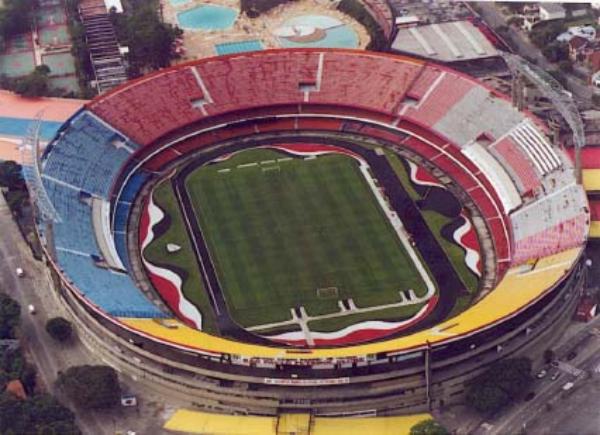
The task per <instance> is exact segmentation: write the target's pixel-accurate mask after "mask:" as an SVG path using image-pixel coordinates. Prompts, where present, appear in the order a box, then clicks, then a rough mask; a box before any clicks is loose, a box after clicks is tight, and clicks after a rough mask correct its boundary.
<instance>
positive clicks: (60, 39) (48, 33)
mask: <svg viewBox="0 0 600 435" xmlns="http://www.w3.org/2000/svg"><path fill="white" fill-rule="evenodd" d="M38 33H39V42H40V45H42V46H48V45H66V44H69V43H70V42H71V39H70V37H69V32H68V31H67V26H65V25H60V26H53V27H44V28H41V29H39V32H38Z"/></svg>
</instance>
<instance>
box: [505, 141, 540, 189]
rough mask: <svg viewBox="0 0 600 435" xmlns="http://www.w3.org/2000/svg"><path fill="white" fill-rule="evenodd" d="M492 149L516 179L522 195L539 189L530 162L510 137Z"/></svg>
mask: <svg viewBox="0 0 600 435" xmlns="http://www.w3.org/2000/svg"><path fill="white" fill-rule="evenodd" d="M493 148H494V149H495V150H496V151H497V152H498V154H499V155H500V156H501V157H502V158H503V159H504V161H505V162H506V163H507V164H508V166H509V167H510V168H511V172H512V174H514V176H516V177H518V181H519V182H520V183H521V185H522V186H523V193H526V192H535V191H537V190H538V189H539V188H540V186H541V183H540V179H539V177H538V175H537V173H536V172H535V169H534V168H533V165H532V164H531V161H530V160H529V159H528V158H527V157H525V155H524V154H523V152H521V150H520V148H519V146H518V145H517V144H515V143H514V142H513V140H512V139H511V138H510V137H506V138H504V139H502V140H500V141H499V142H497V143H496V144H494V145H493Z"/></svg>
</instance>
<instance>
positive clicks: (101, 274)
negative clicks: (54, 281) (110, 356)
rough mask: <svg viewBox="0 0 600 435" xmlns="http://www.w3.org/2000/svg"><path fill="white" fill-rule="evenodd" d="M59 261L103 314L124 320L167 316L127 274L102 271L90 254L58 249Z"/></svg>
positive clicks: (74, 282) (76, 284)
mask: <svg viewBox="0 0 600 435" xmlns="http://www.w3.org/2000/svg"><path fill="white" fill-rule="evenodd" d="M57 258H58V263H59V264H60V266H61V268H62V269H63V270H64V271H65V273H66V275H67V276H68V277H69V279H70V280H71V281H72V283H73V284H74V285H75V286H76V287H77V288H78V289H79V291H80V292H81V293H83V294H84V295H85V296H86V297H87V298H88V299H89V300H90V301H92V302H93V303H94V304H95V305H97V306H98V307H100V308H101V309H102V310H103V311H105V312H107V313H109V314H111V315H113V316H122V317H152V318H154V317H165V316H164V314H163V313H162V312H161V311H160V310H159V309H158V308H157V307H156V306H155V305H153V304H152V302H150V301H149V300H148V299H147V298H146V297H145V296H144V295H143V294H142V292H141V291H140V290H139V289H138V288H137V287H135V285H134V283H133V281H131V278H129V276H128V275H127V274H123V273H117V272H113V271H110V270H106V269H101V268H99V267H97V266H96V265H95V263H94V260H93V259H92V257H90V256H89V255H78V254H75V253H72V252H67V251H61V250H58V251H57Z"/></svg>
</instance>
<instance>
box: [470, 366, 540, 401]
mask: <svg viewBox="0 0 600 435" xmlns="http://www.w3.org/2000/svg"><path fill="white" fill-rule="evenodd" d="M531 381H532V377H531V361H530V360H529V359H528V358H514V359H506V360H503V361H500V362H498V363H496V364H494V365H493V366H492V367H491V368H490V369H488V370H487V371H486V372H484V373H483V374H481V375H480V376H478V377H477V378H475V379H474V380H473V381H472V382H471V383H470V384H469V386H468V388H467V394H466V400H467V403H468V404H469V405H470V406H471V407H473V408H474V409H476V410H477V411H479V412H481V413H488V412H495V411H497V410H499V409H501V408H503V407H504V406H506V405H508V404H509V403H511V402H514V401H515V400H516V399H518V398H519V397H520V396H522V395H523V394H524V393H525V392H526V391H527V389H528V387H529V385H530V384H531Z"/></svg>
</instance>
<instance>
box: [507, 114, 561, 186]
mask: <svg viewBox="0 0 600 435" xmlns="http://www.w3.org/2000/svg"><path fill="white" fill-rule="evenodd" d="M510 136H511V138H512V139H513V140H514V141H515V142H516V143H518V144H519V146H520V147H521V148H522V149H523V151H524V152H525V154H527V157H529V159H530V160H531V161H532V162H533V164H534V166H535V167H536V169H537V170H538V171H539V172H540V173H541V174H543V175H546V174H548V173H550V172H552V171H554V170H556V169H558V168H559V167H560V166H561V165H562V161H561V160H560V157H558V154H557V153H556V151H555V150H554V148H552V145H551V144H550V143H549V142H548V140H547V139H546V138H545V137H544V136H543V135H542V134H541V133H540V132H539V131H538V130H537V128H536V127H535V126H534V125H533V123H532V122H531V121H529V120H525V121H523V122H522V123H521V124H519V125H518V126H517V127H515V128H514V129H513V130H511V132H510Z"/></svg>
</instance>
